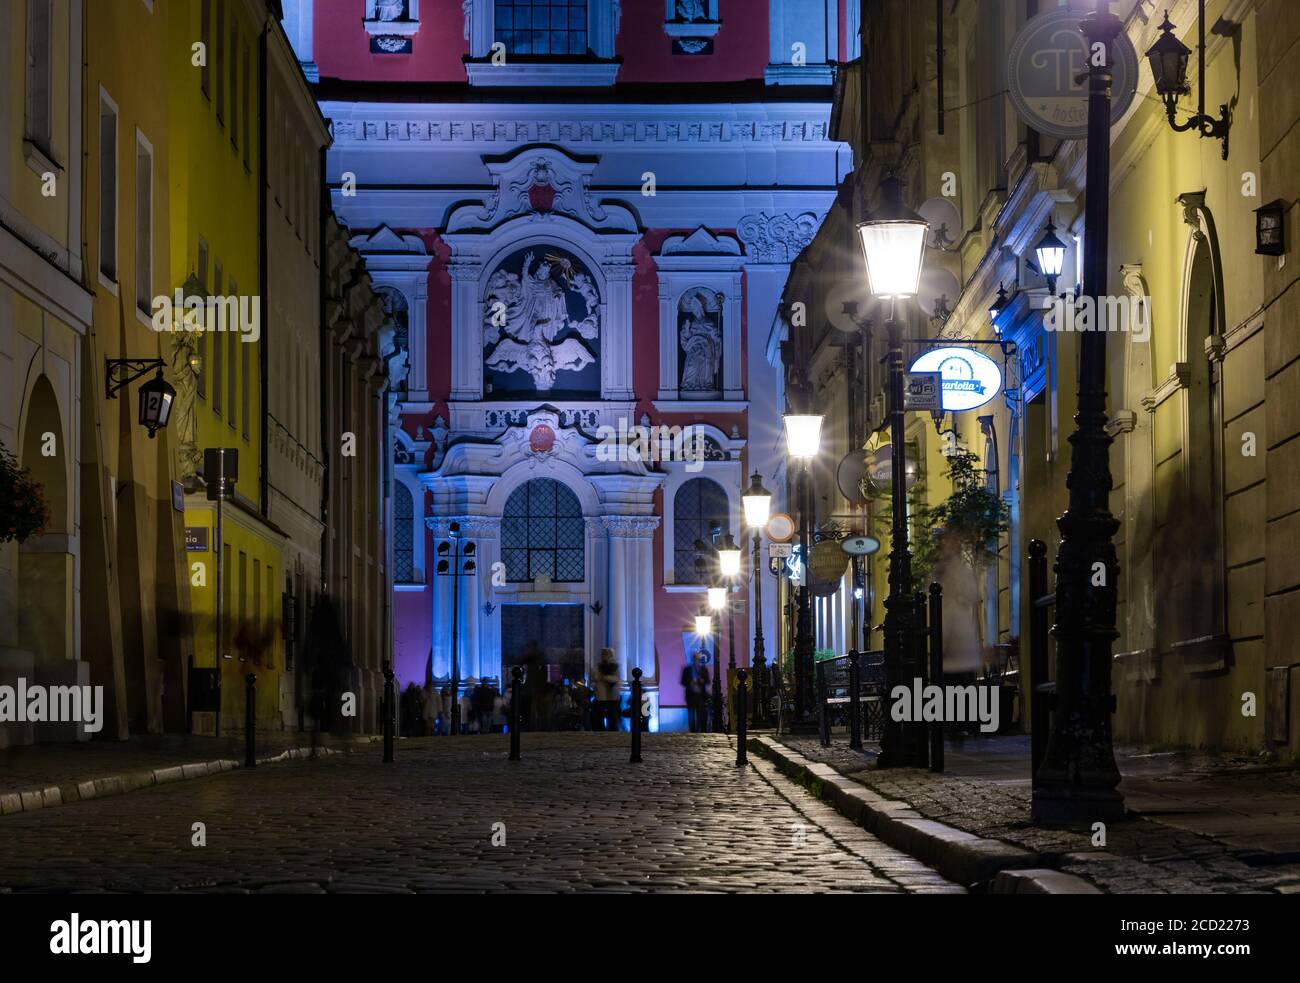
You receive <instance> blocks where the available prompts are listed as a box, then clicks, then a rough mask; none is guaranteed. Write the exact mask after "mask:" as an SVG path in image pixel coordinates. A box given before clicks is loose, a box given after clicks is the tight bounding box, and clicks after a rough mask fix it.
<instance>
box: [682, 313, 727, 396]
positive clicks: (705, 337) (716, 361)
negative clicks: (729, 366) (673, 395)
mask: <svg viewBox="0 0 1300 983" xmlns="http://www.w3.org/2000/svg"><path fill="white" fill-rule="evenodd" d="M723 299H724V298H723V296H722V294H720V293H709V292H708V291H707V290H702V289H700V288H698V287H697V288H696V289H694V290H688V291H687V292H686V293H685V295H683V297H682V299H681V302H680V303H679V304H678V305H677V330H678V337H679V338H680V340H681V346H682V370H681V371H682V378H681V390H682V391H683V392H717V391H719V390H720V389H721V388H722V386H721V383H720V381H719V378H718V375H719V370H720V369H721V367H722V303H723Z"/></svg>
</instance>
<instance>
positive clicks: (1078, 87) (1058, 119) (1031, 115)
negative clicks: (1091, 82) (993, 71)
mask: <svg viewBox="0 0 1300 983" xmlns="http://www.w3.org/2000/svg"><path fill="white" fill-rule="evenodd" d="M1083 14H1084V11H1079V10H1071V9H1069V8H1068V7H1058V8H1055V9H1053V10H1049V11H1046V12H1045V13H1041V14H1038V15H1037V16H1036V17H1031V18H1030V19H1029V20H1028V21H1026V22H1025V26H1024V27H1022V28H1021V29H1020V31H1019V33H1017V34H1016V38H1015V40H1014V41H1013V42H1012V43H1011V51H1010V52H1009V53H1008V55H1007V89H1008V90H1009V91H1010V94H1011V102H1012V104H1013V105H1014V106H1015V107H1016V112H1017V113H1019V114H1020V118H1021V119H1022V120H1024V121H1025V123H1026V124H1028V125H1029V126H1032V127H1033V128H1034V129H1035V130H1037V131H1038V132H1039V133H1046V134H1047V135H1048V136H1054V137H1057V138H1058V139H1061V140H1078V139H1082V138H1083V137H1086V136H1087V135H1088V79H1087V73H1088V69H1089V68H1090V54H1091V53H1090V52H1089V50H1088V41H1087V39H1086V38H1085V37H1084V36H1083V32H1082V31H1080V30H1079V23H1080V21H1082V20H1083ZM1111 63H1112V64H1111V73H1112V76H1113V78H1112V82H1111V92H1110V96H1111V100H1110V118H1111V122H1112V123H1113V122H1114V121H1115V120H1117V119H1119V118H1120V117H1121V116H1123V115H1124V113H1125V112H1127V111H1128V107H1129V106H1130V105H1131V104H1132V102H1133V99H1134V96H1135V95H1136V94H1137V77H1138V58H1137V52H1136V51H1134V50H1133V43H1132V42H1131V41H1130V40H1129V39H1128V37H1127V35H1125V34H1123V33H1121V34H1119V35H1118V36H1117V37H1116V38H1115V40H1114V41H1113V42H1112V43H1111Z"/></svg>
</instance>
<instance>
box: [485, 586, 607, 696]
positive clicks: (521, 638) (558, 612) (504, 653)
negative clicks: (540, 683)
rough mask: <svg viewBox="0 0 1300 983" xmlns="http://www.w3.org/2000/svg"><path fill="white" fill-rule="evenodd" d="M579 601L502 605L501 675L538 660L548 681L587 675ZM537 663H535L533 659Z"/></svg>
mask: <svg viewBox="0 0 1300 983" xmlns="http://www.w3.org/2000/svg"><path fill="white" fill-rule="evenodd" d="M585 639H586V624H585V621H584V619H583V606H582V605H581V604H506V605H503V606H502V608H501V678H502V679H503V680H505V681H506V685H509V679H510V669H511V667H512V666H517V665H526V664H527V663H528V660H530V659H535V660H540V664H541V665H543V666H545V667H546V672H545V678H546V680H547V681H548V682H560V681H562V680H565V679H567V680H569V682H571V683H573V682H578V681H580V680H585V679H586V678H587V667H586V658H585V652H584V648H585ZM534 664H536V662H534Z"/></svg>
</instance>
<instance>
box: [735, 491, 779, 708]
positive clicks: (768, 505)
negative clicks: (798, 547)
mask: <svg viewBox="0 0 1300 983" xmlns="http://www.w3.org/2000/svg"><path fill="white" fill-rule="evenodd" d="M740 501H741V504H742V505H743V506H744V508H745V524H746V525H747V526H749V528H750V529H751V530H753V533H754V569H753V571H752V572H751V581H752V583H753V589H754V655H753V658H752V659H751V660H750V666H751V668H752V669H753V676H754V687H753V688H754V694H753V699H754V718H753V719H754V726H755V727H762V726H763V725H764V724H765V723H766V722H767V713H766V708H765V706H764V704H765V703H766V699H765V696H766V692H765V688H764V680H765V679H766V678H767V677H766V675H765V670H766V668H767V659H766V658H765V657H764V654H763V573H762V569H763V538H762V532H763V528H764V527H765V526H766V525H767V520H768V518H769V516H770V515H771V513H772V493H771V492H769V491H768V490H767V489H766V488H764V487H763V482H762V481H761V480H760V478H759V474H758V472H757V471H755V472H754V475H753V477H752V478H751V479H750V482H749V487H748V488H747V489H745V493H744V494H743V495H742V496H741V498H740Z"/></svg>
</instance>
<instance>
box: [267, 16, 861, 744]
mask: <svg viewBox="0 0 1300 983" xmlns="http://www.w3.org/2000/svg"><path fill="white" fill-rule="evenodd" d="M847 6H848V7H851V8H854V9H853V10H846V9H844V8H845V4H844V3H843V2H842V0H802V2H801V0H771V2H767V0H691V2H682V0H677V2H674V0H641V2H635V3H633V2H624V3H622V4H620V3H618V2H611V0H586V2H582V0H575V2H569V0H463V2H462V0H388V2H385V0H355V2H342V0H336V2H330V3H325V2H323V0H317V2H315V3H314V4H313V3H312V2H311V0H286V3H285V13H286V19H285V25H286V29H287V30H288V32H289V34H290V37H291V38H292V39H293V41H294V43H295V46H296V49H297V51H298V55H299V58H300V60H301V61H302V62H303V64H304V67H305V68H306V70H307V71H308V74H309V77H311V78H313V80H315V81H316V85H317V90H318V91H317V95H318V97H319V99H320V102H321V108H322V111H323V112H324V114H325V115H326V117H328V118H329V120H330V121H331V125H332V131H333V140H334V142H333V145H332V147H331V148H330V150H329V156H328V161H327V180H328V182H329V185H330V187H331V189H332V196H333V207H334V209H335V210H336V212H337V214H338V215H339V217H340V219H341V220H342V221H343V222H345V223H346V224H347V225H348V226H349V228H350V229H351V231H352V242H353V244H354V245H355V246H356V247H357V248H358V249H359V250H360V251H361V252H362V254H363V255H364V256H365V257H366V262H367V269H368V272H369V274H370V276H371V278H372V280H373V282H374V284H375V286H376V287H377V288H378V289H379V290H380V292H381V293H382V294H383V295H384V296H385V297H386V299H387V306H388V308H389V312H390V314H391V316H392V318H393V324H394V327H395V330H394V334H393V339H392V343H391V345H390V347H389V349H388V352H387V357H388V358H389V359H391V360H393V361H394V363H395V365H394V368H395V369H396V371H395V372H390V376H393V375H394V374H395V375H396V376H397V377H399V378H400V377H402V375H403V373H404V376H405V382H404V384H402V385H401V386H400V387H399V391H396V392H394V393H392V394H391V397H390V406H391V411H390V414H389V426H390V430H389V433H390V435H391V444H392V450H393V459H392V460H393V465H392V486H391V488H390V489H389V491H390V494H391V499H390V511H391V522H392V529H393V537H392V538H393V541H394V544H395V546H394V553H393V556H392V564H391V566H392V576H393V581H394V594H393V618H394V645H395V656H394V658H395V666H396V670H397V674H398V680H399V685H405V684H406V683H407V682H410V681H415V682H417V683H422V682H423V681H424V680H425V678H426V674H431V675H432V676H433V677H435V678H438V679H446V678H449V677H450V675H451V672H452V654H453V653H452V621H453V618H452V614H453V612H452V607H453V603H455V604H457V605H458V611H457V614H456V619H455V621H456V628H457V631H456V634H457V641H458V648H457V651H456V657H457V663H458V664H457V670H458V672H457V676H458V678H459V679H460V680H461V681H462V683H463V681H464V680H466V679H470V678H488V679H493V680H498V681H499V680H500V679H501V677H502V674H503V670H505V669H508V666H509V665H510V664H511V662H512V661H513V660H515V659H517V658H518V656H519V649H520V648H521V646H522V645H523V644H525V643H527V642H529V641H540V642H541V644H542V645H543V647H544V648H545V649H546V651H547V653H548V661H550V662H552V663H554V664H557V665H560V666H563V669H562V670H561V671H563V672H564V673H566V674H569V675H576V674H580V673H581V672H583V671H584V667H590V666H592V665H594V663H595V661H596V659H597V658H598V656H599V653H600V650H601V649H602V648H603V647H606V646H608V647H610V648H612V649H613V650H614V652H615V654H616V657H617V659H618V661H619V664H620V666H621V671H622V675H623V677H624V679H625V680H627V679H629V678H630V672H631V670H632V668H633V667H640V668H641V669H642V671H643V674H644V680H645V683H646V687H647V691H648V692H649V693H650V694H651V701H652V706H653V708H654V712H653V719H654V725H655V726H658V727H660V728H661V729H682V728H684V726H685V713H684V710H683V709H682V707H683V698H682V693H681V688H680V685H679V681H678V680H679V676H680V671H681V668H682V665H683V659H684V657H685V651H686V645H687V639H686V638H684V636H683V633H684V632H686V631H687V630H688V628H689V626H690V624H691V616H692V615H694V614H695V613H696V611H697V610H698V609H699V607H700V604H701V602H702V600H703V587H702V585H700V584H699V583H697V582H696V581H697V579H698V577H697V575H696V572H695V570H694V565H693V562H692V556H693V554H691V553H690V550H689V547H690V545H691V543H690V541H691V540H693V538H694V537H695V536H698V535H701V534H702V533H703V532H704V530H706V529H707V526H708V520H709V519H713V518H716V519H718V520H721V521H722V522H723V524H724V526H727V527H729V529H730V531H731V532H732V534H733V535H735V536H736V537H737V538H738V539H739V538H740V536H741V534H742V529H741V528H740V516H741V511H740V492H741V488H742V486H743V485H744V484H746V483H747V482H748V476H749V475H750V474H751V473H752V472H754V471H757V472H759V474H760V475H761V476H762V479H763V481H764V483H765V484H767V485H768V487H770V488H774V489H778V488H782V487H784V481H783V468H784V455H783V453H782V446H781V439H780V438H781V423H780V414H781V412H782V410H783V409H784V394H783V392H782V383H781V378H780V372H779V371H778V368H777V367H776V366H777V364H778V362H779V359H778V347H779V343H780V341H781V339H782V335H783V330H784V326H783V322H782V321H781V318H780V317H779V311H778V302H779V300H780V297H781V293H782V290H783V288H784V286H785V282H786V278H787V274H788V271H789V265H790V263H791V262H792V261H793V260H794V259H795V258H796V256H797V255H798V254H799V252H800V251H801V250H802V249H803V248H804V246H806V245H807V243H808V242H809V241H810V240H811V238H812V236H813V234H814V233H815V232H816V230H817V229H818V227H819V226H820V224H821V222H822V220H823V218H824V217H825V215H826V213H827V211H828V210H829V209H830V206H831V204H832V202H833V200H834V197H835V192H836V186H837V184H838V183H839V182H840V181H841V180H842V179H843V177H844V175H845V173H846V172H847V171H848V170H849V169H850V167H851V164H852V162H851V159H850V155H849V151H848V148H847V147H846V146H845V145H843V144H840V143H837V142H835V141H832V140H830V139H829V138H828V124H829V116H830V104H831V84H830V83H831V79H832V63H833V62H836V61H839V60H843V59H845V58H852V57H856V48H855V46H856V32H857V27H856V23H855V22H854V20H853V18H855V17H856V7H857V4H856V3H851V4H848V5H847ZM849 38H851V39H852V41H853V44H849V43H848V41H847V40H846V39H849ZM638 426H647V427H654V428H659V427H662V428H683V427H687V428H693V429H689V430H687V431H686V440H685V441H684V442H683V441H680V440H679V441H678V443H677V445H675V446H676V447H677V453H675V454H671V455H670V456H674V457H676V458H680V457H681V456H682V452H683V451H684V452H685V456H686V458H687V459H685V460H682V459H674V460H667V461H665V460H660V459H658V458H659V455H658V454H653V455H651V456H652V457H653V458H654V459H651V460H644V459H637V458H638V456H644V455H638V454H637V453H636V450H635V448H634V450H633V452H632V453H627V452H626V451H625V450H620V449H619V447H618V446H617V442H616V440H614V439H611V436H610V435H611V434H612V435H618V434H626V433H628V432H629V430H631V431H632V432H633V433H635V432H636V431H635V430H633V429H632V428H636V427H638ZM661 432H662V431H655V433H656V434H658V433H661ZM672 432H673V431H669V433H672ZM671 439H672V438H671V437H670V438H669V440H670V441H671ZM668 446H669V447H673V446H674V445H672V444H671V443H669V445H668ZM696 449H698V450H699V451H702V454H696V453H695V450H696ZM453 522H454V523H457V524H458V526H459V529H460V534H461V539H462V541H463V542H464V541H468V542H473V543H474V545H475V553H476V556H475V570H474V571H473V573H472V574H470V575H469V576H464V577H462V578H460V580H459V582H457V581H456V579H455V578H453V577H450V576H439V575H438V573H437V561H438V558H439V555H438V553H437V550H438V548H439V545H440V544H445V543H449V542H450V539H449V532H450V527H451V524H452V523H453ZM745 542H746V544H748V538H747V537H746V540H745ZM747 555H748V551H747ZM745 569H746V572H747V571H748V562H746V567H745ZM762 580H763V584H764V586H763V590H764V598H763V601H764V605H763V608H764V610H763V616H764V625H765V633H766V635H767V637H768V638H769V639H770V640H771V641H769V644H768V653H767V654H768V656H769V657H770V656H772V655H773V653H774V651H775V649H776V643H775V630H774V625H775V607H776V593H775V578H774V577H772V576H771V575H769V574H767V573H764V575H763V578H762ZM752 590H753V588H752V586H751V585H750V584H749V583H748V581H747V582H746V585H745V587H744V589H743V590H741V591H739V592H738V593H737V594H736V597H737V599H739V600H740V601H741V602H742V603H741V604H740V605H739V607H738V611H739V613H738V615H737V617H736V645H735V648H736V660H737V665H740V666H743V665H747V664H748V662H749V658H750V649H751V638H752V635H753V630H754V624H753V614H752V612H753V610H754V605H753V603H752V602H753V597H752ZM722 650H723V665H724V669H725V664H726V646H725V642H724V644H723V646H722Z"/></svg>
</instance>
